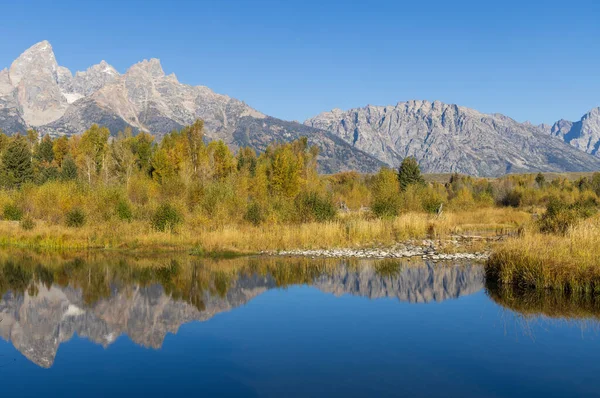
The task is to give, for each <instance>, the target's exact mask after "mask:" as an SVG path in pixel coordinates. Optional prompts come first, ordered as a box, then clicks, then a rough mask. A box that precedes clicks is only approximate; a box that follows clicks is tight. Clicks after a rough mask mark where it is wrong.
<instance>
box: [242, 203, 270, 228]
mask: <svg viewBox="0 0 600 398" xmlns="http://www.w3.org/2000/svg"><path fill="white" fill-rule="evenodd" d="M244 219H245V220H246V221H248V222H250V223H252V224H253V225H260V224H262V223H263V222H264V220H265V216H264V211H263V209H262V207H261V206H260V204H258V203H256V202H252V203H250V204H249V205H248V209H247V210H246V215H245V216H244Z"/></svg>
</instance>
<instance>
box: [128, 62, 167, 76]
mask: <svg viewBox="0 0 600 398" xmlns="http://www.w3.org/2000/svg"><path fill="white" fill-rule="evenodd" d="M130 70H135V71H138V70H141V71H144V72H146V73H147V74H149V75H150V76H152V77H164V76H165V72H164V71H163V68H162V66H161V64H160V60H159V59H156V58H151V59H150V60H147V59H145V60H143V61H142V62H138V63H137V64H135V65H133V66H132V67H131V68H130Z"/></svg>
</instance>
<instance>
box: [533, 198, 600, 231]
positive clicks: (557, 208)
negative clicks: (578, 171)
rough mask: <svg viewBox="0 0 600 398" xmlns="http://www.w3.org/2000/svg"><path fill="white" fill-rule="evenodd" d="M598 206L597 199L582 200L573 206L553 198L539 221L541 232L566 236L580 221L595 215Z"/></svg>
mask: <svg viewBox="0 0 600 398" xmlns="http://www.w3.org/2000/svg"><path fill="white" fill-rule="evenodd" d="M597 206H598V202H597V198H592V197H587V198H582V199H580V200H579V201H577V202H575V203H573V204H568V203H566V202H564V201H562V200H560V199H557V198H555V197H553V198H551V199H550V201H549V202H548V206H547V207H546V212H545V213H544V214H543V215H542V217H541V218H540V220H539V227H540V231H542V232H545V233H554V234H562V235H564V234H566V233H567V232H568V231H569V229H570V228H571V227H573V226H575V225H576V224H577V223H578V222H579V221H580V220H582V219H585V218H588V217H591V216H592V215H594V214H595V213H596V212H597Z"/></svg>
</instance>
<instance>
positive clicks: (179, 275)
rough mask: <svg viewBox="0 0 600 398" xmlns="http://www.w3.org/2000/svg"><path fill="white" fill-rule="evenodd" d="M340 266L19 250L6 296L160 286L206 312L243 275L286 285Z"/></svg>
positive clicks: (89, 300) (7, 267)
mask: <svg viewBox="0 0 600 398" xmlns="http://www.w3.org/2000/svg"><path fill="white" fill-rule="evenodd" d="M336 264H339V262H337V263H336V262H334V261H326V260H322V261H315V260H308V259H295V260H287V259H264V258H261V259H258V258H240V259H233V260H232V259H228V260H215V259H203V258H199V257H194V256H188V255H179V256H176V257H161V256H155V257H154V258H151V259H147V258H135V257H129V258H127V257H125V258H119V259H117V260H114V259H111V258H110V257H109V256H104V255H95V256H92V255H89V254H87V255H80V256H77V255H71V257H65V256H57V255H44V254H38V255H36V254H30V253H22V252H14V251H13V252H10V253H8V254H7V253H3V257H0V295H4V294H5V293H6V292H8V291H11V292H12V293H13V294H23V293H25V292H28V294H29V295H30V296H35V295H36V286H37V285H38V284H42V285H44V286H46V287H47V288H50V287H51V286H52V285H53V284H55V285H57V286H60V287H67V286H70V287H72V288H76V289H81V291H82V294H83V298H84V302H85V304H87V305H93V304H94V303H96V302H97V301H99V300H101V299H105V298H109V297H110V296H111V294H112V292H113V289H116V290H121V289H122V288H124V287H126V286H131V285H137V286H140V287H147V286H151V285H154V284H159V285H161V286H162V288H163V289H164V291H165V293H166V294H167V295H170V296H171V297H173V298H174V299H176V300H183V301H186V302H188V303H190V304H193V305H194V306H195V307H196V308H198V309H199V310H203V309H204V297H206V295H209V296H218V297H225V295H226V294H227V293H228V291H229V289H230V287H231V286H232V284H233V282H234V281H235V280H237V279H239V278H240V277H243V276H251V275H259V276H262V277H267V276H268V277H269V278H270V279H271V280H272V281H273V282H274V285H275V286H277V287H286V286H289V285H293V284H307V283H311V282H312V281H313V280H314V279H315V278H317V277H318V276H321V275H323V274H326V273H327V272H329V271H332V270H333V269H334V268H335V266H336Z"/></svg>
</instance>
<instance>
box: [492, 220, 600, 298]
mask: <svg viewBox="0 0 600 398" xmlns="http://www.w3.org/2000/svg"><path fill="white" fill-rule="evenodd" d="M486 275H487V277H488V278H489V279H492V280H496V281H498V282H499V283H502V284H511V285H516V286H519V287H523V288H541V289H544V288H553V289H557V290H563V291H573V292H587V293H592V292H593V293H597V292H599V291H600V217H598V216H596V217H593V218H591V219H588V220H585V221H582V222H581V223H579V224H577V225H575V226H573V227H571V228H570V229H569V230H568V231H567V233H566V234H564V235H555V234H545V233H540V232H537V231H532V232H528V233H525V234H524V235H523V236H521V237H518V238H513V239H509V240H507V241H506V242H504V243H503V244H502V245H501V246H499V247H497V248H496V250H495V252H494V253H493V255H492V257H491V258H490V259H489V262H488V264H487V266H486Z"/></svg>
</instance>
